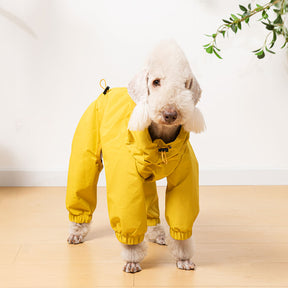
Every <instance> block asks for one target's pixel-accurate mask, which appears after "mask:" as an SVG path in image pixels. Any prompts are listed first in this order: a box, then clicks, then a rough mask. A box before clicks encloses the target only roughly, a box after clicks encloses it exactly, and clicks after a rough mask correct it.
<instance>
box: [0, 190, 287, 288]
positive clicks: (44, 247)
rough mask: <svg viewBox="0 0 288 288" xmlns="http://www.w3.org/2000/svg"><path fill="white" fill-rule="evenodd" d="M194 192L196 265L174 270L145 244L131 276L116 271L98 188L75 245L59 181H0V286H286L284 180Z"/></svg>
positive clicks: (114, 245)
mask: <svg viewBox="0 0 288 288" xmlns="http://www.w3.org/2000/svg"><path fill="white" fill-rule="evenodd" d="M159 195H160V200H161V207H163V206H164V189H163V188H159ZM200 198H201V199H200V201H201V212H200V215H199V217H198V219H197V223H196V225H195V229H194V242H195V257H194V261H195V263H196V265H197V270H196V271H192V272H187V271H180V270H177V269H176V267H175V262H174V260H173V259H172V258H171V257H170V256H169V253H168V250H167V247H161V246H158V245H156V244H150V243H149V255H148V256H147V258H146V259H145V260H144V261H143V263H142V268H143V271H142V272H140V273H137V274H133V275H132V274H126V273H124V272H122V270H121V269H122V265H123V263H122V261H121V258H120V251H121V249H120V245H119V244H118V242H117V240H116V239H115V237H114V233H113V231H112V230H111V228H110V226H109V220H108V216H107V207H106V196H105V189H104V188H100V189H99V197H98V208H97V210H96V212H95V214H94V222H93V224H92V230H91V232H90V234H89V236H88V238H87V241H86V242H85V243H83V244H81V245H77V246H71V245H68V244H67V243H66V238H67V230H68V229H67V226H68V220H67V212H66V210H65V188H48V187H47V188H35V187H34V188H0V287H1V288H14V287H21V288H33V287H35V288H36V287H37V288H42V287H47V288H53V287H59V288H60V287H61V288H65V287H67V288H73V287H75V288H76V287H77V288H79V287H81V288H82V287H85V288H90V287H91V288H92V287H151V288H152V287H154V288H156V287H195V288H197V287H206V288H208V287H231V288H232V287H238V288H240V287H288V186H274V187H271V186H270V187H268V186H265V187H259V186H230V187H229V186H225V187H219V186H218V187H201V188H200ZM162 211H163V209H162ZM162 214H163V213H162Z"/></svg>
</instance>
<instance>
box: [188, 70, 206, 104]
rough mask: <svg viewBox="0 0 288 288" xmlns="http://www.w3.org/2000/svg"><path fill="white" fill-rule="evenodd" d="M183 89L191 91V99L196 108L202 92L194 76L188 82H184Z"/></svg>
mask: <svg viewBox="0 0 288 288" xmlns="http://www.w3.org/2000/svg"><path fill="white" fill-rule="evenodd" d="M185 87H186V88H187V89H190V90H191V91H192V97H193V101H194V105H195V106H196V104H197V103H198V101H199V99H200V97H201V93H202V90H201V88H200V85H199V83H198V81H197V79H196V77H195V76H194V75H193V76H192V77H191V78H190V79H189V80H187V81H186V83H185Z"/></svg>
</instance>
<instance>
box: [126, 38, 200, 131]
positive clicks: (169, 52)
mask: <svg viewBox="0 0 288 288" xmlns="http://www.w3.org/2000/svg"><path fill="white" fill-rule="evenodd" d="M128 92H129V94H130V96H131V97H132V99H133V100H134V102H135V103H136V107H135V108H134V110H133V113H132V115H131V118H130V121H129V126H128V128H129V129H130V130H144V129H145V128H147V127H148V126H149V125H150V124H151V122H152V121H153V122H155V123H157V124H161V125H183V127H184V129H185V130H186V131H188V132H190V131H193V132H196V133H199V132H202V131H203V130H204V129H205V122H204V118H203V116H202V113H201V112H200V111H199V109H198V108H196V107H195V106H196V104H197V102H198V101H199V99H200V96H201V89H200V86H199V84H198V82H197V80H196V78H195V77H194V75H193V74H192V71H191V68H190V65H189V63H188V61H187V59H186V57H185V55H184V53H183V51H182V50H181V49H180V47H179V46H178V45H177V44H176V43H175V42H174V41H163V42H161V43H160V45H158V46H157V47H156V48H155V49H154V51H152V53H151V54H150V56H149V57H148V61H147V64H146V67H145V68H144V69H143V70H142V71H140V72H139V73H138V74H137V75H136V76H135V77H134V78H133V79H132V81H131V82H130V83H129V85H128Z"/></svg>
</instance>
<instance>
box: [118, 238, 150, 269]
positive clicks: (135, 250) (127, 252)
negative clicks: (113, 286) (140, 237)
mask: <svg viewBox="0 0 288 288" xmlns="http://www.w3.org/2000/svg"><path fill="white" fill-rule="evenodd" d="M146 251H147V247H146V243H145V242H144V241H143V242H142V243H140V244H137V245H126V244H123V250H122V259H123V260H124V261H125V262H126V263H125V265H124V267H123V271H124V272H127V273H136V272H140V271H141V270H142V268H141V266H140V262H141V261H142V260H143V259H144V257H145V255H146Z"/></svg>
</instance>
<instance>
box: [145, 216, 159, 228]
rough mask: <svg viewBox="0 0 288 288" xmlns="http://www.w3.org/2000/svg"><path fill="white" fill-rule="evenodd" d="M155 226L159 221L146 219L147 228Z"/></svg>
mask: <svg viewBox="0 0 288 288" xmlns="http://www.w3.org/2000/svg"><path fill="white" fill-rule="evenodd" d="M157 224H160V219H159V218H156V219H147V226H156V225H157Z"/></svg>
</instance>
